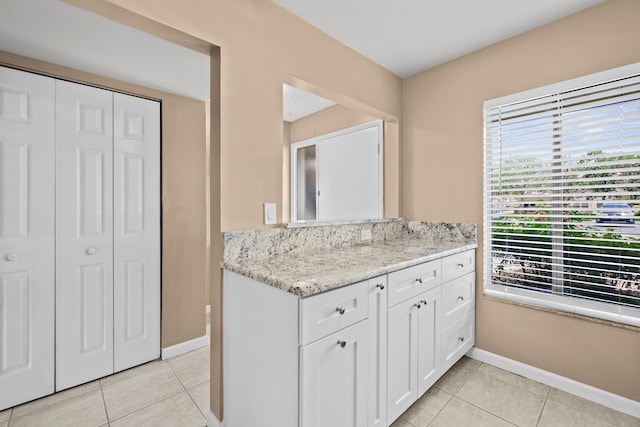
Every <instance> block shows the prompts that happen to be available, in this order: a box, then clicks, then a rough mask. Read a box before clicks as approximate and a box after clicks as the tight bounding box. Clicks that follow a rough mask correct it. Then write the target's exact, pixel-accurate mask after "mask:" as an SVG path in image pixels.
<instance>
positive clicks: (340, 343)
mask: <svg viewBox="0 0 640 427" xmlns="http://www.w3.org/2000/svg"><path fill="white" fill-rule="evenodd" d="M338 345H339V346H340V348H344V346H345V345H347V342H346V341H344V340H338Z"/></svg>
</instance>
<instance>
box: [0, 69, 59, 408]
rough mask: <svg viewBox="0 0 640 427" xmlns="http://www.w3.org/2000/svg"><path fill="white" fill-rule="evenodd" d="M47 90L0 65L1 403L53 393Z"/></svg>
mask: <svg viewBox="0 0 640 427" xmlns="http://www.w3.org/2000/svg"><path fill="white" fill-rule="evenodd" d="M54 90H55V82H54V80H53V79H51V78H47V77H43V76H38V75H35V74H30V73H25V72H22V71H17V70H13V69H10V68H4V67H0V257H1V258H0V410H2V409H4V408H7V407H10V406H13V405H16V404H18V403H21V402H24V401H27V400H31V399H35V398H37V397H40V396H44V395H46V394H50V393H53V378H54V377H53V363H54V357H53V356H54V353H53V352H54V302H53V301H54V184H53V183H54V154H55V145H54V135H55V133H54V132H55V131H54Z"/></svg>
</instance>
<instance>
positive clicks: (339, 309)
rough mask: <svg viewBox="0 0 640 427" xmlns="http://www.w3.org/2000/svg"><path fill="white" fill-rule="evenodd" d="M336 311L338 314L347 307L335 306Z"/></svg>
mask: <svg viewBox="0 0 640 427" xmlns="http://www.w3.org/2000/svg"><path fill="white" fill-rule="evenodd" d="M336 311H337V312H338V313H340V314H344V312H345V311H347V309H346V308H344V307H336Z"/></svg>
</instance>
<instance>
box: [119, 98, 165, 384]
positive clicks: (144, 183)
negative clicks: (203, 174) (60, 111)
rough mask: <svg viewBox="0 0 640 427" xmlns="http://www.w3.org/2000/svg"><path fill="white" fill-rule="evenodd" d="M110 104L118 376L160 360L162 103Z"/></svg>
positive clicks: (126, 101) (131, 101)
mask: <svg viewBox="0 0 640 427" xmlns="http://www.w3.org/2000/svg"><path fill="white" fill-rule="evenodd" d="M113 102H114V133H115V135H114V165H113V166H114V167H113V172H114V195H115V197H114V260H113V261H114V368H115V371H116V372H117V371H121V370H123V369H127V368H130V367H132V366H135V365H139V364H141V363H144V362H147V361H149V360H152V359H156V358H158V357H159V356H160V103H158V102H155V101H150V100H146V99H142V98H136V97H133V96H128V95H123V94H119V93H115V94H114V101H113Z"/></svg>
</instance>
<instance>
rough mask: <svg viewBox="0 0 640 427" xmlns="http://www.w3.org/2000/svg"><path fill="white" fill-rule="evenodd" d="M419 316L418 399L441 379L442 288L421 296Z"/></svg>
mask: <svg viewBox="0 0 640 427" xmlns="http://www.w3.org/2000/svg"><path fill="white" fill-rule="evenodd" d="M419 298H420V303H421V307H420V310H418V311H419V316H418V334H419V338H418V397H420V396H422V394H423V393H424V392H425V391H427V390H428V389H429V387H431V386H432V385H433V384H434V383H435V382H436V381H437V380H438V378H439V377H440V373H441V371H440V357H441V356H440V353H441V350H440V336H441V327H440V312H441V307H440V301H441V288H440V287H438V288H436V289H432V290H430V291H428V292H425V293H423V294H421V295H420V296H419Z"/></svg>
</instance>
